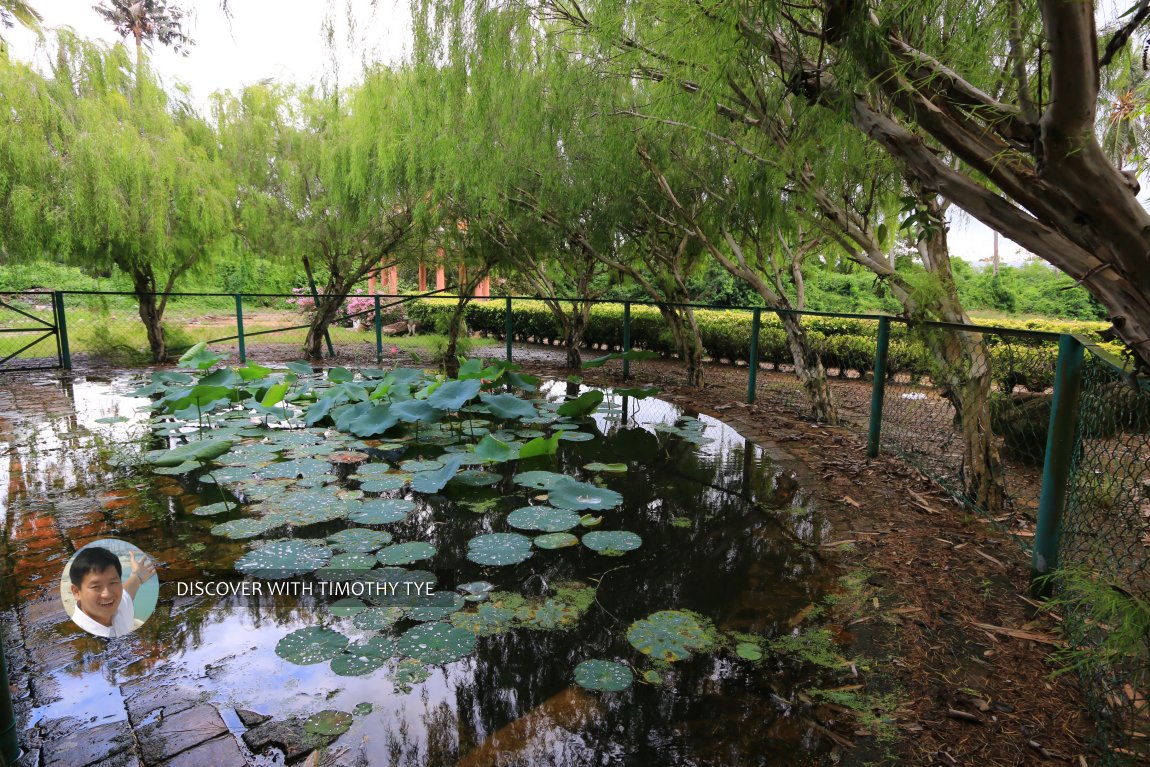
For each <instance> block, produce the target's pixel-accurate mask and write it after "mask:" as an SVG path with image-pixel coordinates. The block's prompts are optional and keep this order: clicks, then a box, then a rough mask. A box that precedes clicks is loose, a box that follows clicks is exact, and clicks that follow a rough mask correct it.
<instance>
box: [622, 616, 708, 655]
mask: <svg viewBox="0 0 1150 767" xmlns="http://www.w3.org/2000/svg"><path fill="white" fill-rule="evenodd" d="M627 641H628V642H630V643H631V645H632V646H633V647H634V648H635V649H636V650H638V651H639V652H641V653H643V654H644V655H649V656H651V657H652V658H655V659H657V660H663V661H668V662H671V661H678V660H683V659H685V658H689V657H691V652H692V651H696V650H704V649H707V648H709V647H711V646H712V645H713V644H714V639H713V638H712V637H711V636H710V635H709V633H708V631H707V629H706V628H705V627H704V626H703V623H702V621H701V620H700V619H699V618H698V617H697V616H696V615H694V614H693V613H690V612H686V611H681V610H661V611H659V612H657V613H652V614H651V615H648V616H647V617H646V618H644V619H642V620H638V621H635V622H634V623H632V624H631V626H630V627H629V628H628V629H627Z"/></svg>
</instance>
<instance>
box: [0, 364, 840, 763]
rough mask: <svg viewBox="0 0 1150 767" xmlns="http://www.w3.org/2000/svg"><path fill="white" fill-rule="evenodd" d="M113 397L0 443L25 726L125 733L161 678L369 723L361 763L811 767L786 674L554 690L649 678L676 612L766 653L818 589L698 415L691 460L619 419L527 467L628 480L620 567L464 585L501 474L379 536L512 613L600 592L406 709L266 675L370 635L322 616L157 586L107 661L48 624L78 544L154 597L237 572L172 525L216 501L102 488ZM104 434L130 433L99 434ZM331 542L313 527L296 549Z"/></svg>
mask: <svg viewBox="0 0 1150 767" xmlns="http://www.w3.org/2000/svg"><path fill="white" fill-rule="evenodd" d="M130 388H131V387H130V384H129V382H128V380H126V379H116V380H114V381H111V382H107V383H100V382H87V381H80V382H77V383H74V384H61V385H59V386H54V387H53V386H45V387H38V389H37V391H36V392H34V393H33V394H23V395H19V398H20V399H21V401H20V402H18V403H17V404H18V405H19V413H21V414H22V415H20V416H19V417H17V418H8V417H6V418H5V419H4V420H3V421H0V425H2V431H0V440H2V441H3V442H4V443H5V447H6V448H7V450H8V454H9V457H10V461H9V466H8V468H7V471H8V477H9V481H8V482H6V483H5V485H4V486H5V488H6V490H5V492H6V493H7V495H6V496H3V499H4V510H5V514H4V524H5V538H4V547H5V549H4V552H3V553H4V573H3V575H4V579H3V581H4V584H5V585H4V587H3V592H2V593H0V600H2V602H0V607H3V608H4V609H6V610H11V609H14V608H15V609H16V610H17V613H18V615H19V620H20V624H21V628H22V631H23V635H24V642H25V645H26V646H28V647H40V648H43V649H41V650H38V651H37V652H35V653H33V657H32V668H33V669H34V671H35V675H36V680H37V681H36V686H35V688H34V693H35V694H34V708H33V709H32V711H31V712H30V715H29V717H28V718H27V721H26V722H25V724H29V725H30V724H33V723H35V722H37V721H47V720H51V719H55V718H58V717H63V716H71V717H77V718H81V719H88V720H91V721H93V722H94V723H99V722H103V721H110V720H113V719H116V718H123V717H124V715H125V714H124V706H123V702H122V692H121V690H120V685H123V684H124V683H125V682H128V681H131V680H133V679H140V678H144V677H146V676H148V675H149V674H156V675H159V674H163V675H165V676H166V677H179V676H180V675H184V676H186V677H187V678H189V679H192V680H195V681H196V683H197V684H199V685H201V686H204V687H206V688H207V689H208V690H209V691H210V694H211V696H212V699H213V700H214V701H215V702H216V703H218V704H221V705H226V706H233V707H239V708H248V709H252V710H256V711H259V712H262V713H267V714H273V715H276V716H277V717H279V716H291V715H306V714H309V713H312V712H314V711H316V710H319V709H323V708H337V709H342V710H347V711H350V710H351V709H352V708H353V707H355V705H356V704H358V703H361V702H370V703H372V704H373V706H374V709H373V711H372V713H371V714H370V715H368V716H366V717H362V718H359V719H357V721H356V723H355V725H354V726H353V728H352V730H351V731H350V732H349V733H348V734H347V735H345V736H344V738H343V740H341V743H343V744H347V745H348V746H349V747H351V748H352V750H353V751H355V752H361V753H362V755H363V757H364V758H365V759H366V762H367V763H368V764H381V765H383V764H392V765H400V764H403V765H460V766H461V767H462V766H463V765H491V764H500V765H520V764H523V765H526V764H531V765H564V766H566V765H587V764H623V763H630V764H687V765H691V764H700V765H703V764H708V765H709V764H716V765H718V764H722V765H741V764H762V763H768V762H769V763H780V764H781V763H787V764H805V763H814V762H816V761H817V760H818V758H819V757H820V755H824V754H826V753H827V752H828V748H829V744H828V743H826V742H824V741H823V740H821V739H820V738H818V737H817V736H816V735H815V734H814V733H813V732H812V731H811V729H810V728H808V727H807V726H805V725H804V724H803V723H802V722H801V721H799V720H796V719H795V718H793V717H791V716H788V715H787V714H786V713H785V711H784V710H782V709H780V707H779V706H777V705H776V704H775V703H774V702H772V701H773V700H777V698H773V697H772V696H773V695H775V696H781V697H782V698H788V697H790V696H791V694H792V693H793V692H794V690H795V689H796V688H798V687H801V686H802V685H804V684H806V683H807V682H808V681H809V680H807V679H805V678H804V677H803V676H802V674H801V672H800V671H799V670H798V669H794V668H787V667H785V666H784V665H782V664H774V665H771V666H766V667H754V666H752V665H750V664H747V663H742V662H738V661H735V660H733V659H731V658H729V657H727V656H709V655H702V656H696V657H694V658H691V659H689V660H686V661H682V662H679V663H676V664H674V666H673V667H672V668H669V669H660V670H659V673H660V674H661V675H662V677H663V680H664V681H663V683H662V684H647V683H638V684H636V685H634V686H633V687H631V688H630V689H628V690H626V691H624V692H622V693H616V694H609V695H603V694H599V693H590V692H587V691H585V690H582V689H580V688H578V687H575V686H573V685H572V669H573V668H574V667H575V666H576V665H577V664H578V663H579V662H581V661H583V660H586V659H589V658H617V659H620V660H623V661H625V662H627V663H630V664H633V665H634V666H635V668H636V669H637V670H638V671H639V673H642V672H643V671H644V670H646V669H648V668H650V664H649V663H648V662H647V661H646V660H645V659H644V658H643V657H642V656H641V655H640V654H639V653H637V652H636V651H635V650H634V649H633V648H632V647H631V646H630V645H629V644H628V642H627V641H626V638H625V631H626V628H627V626H628V625H629V624H630V623H631V622H632V621H634V620H637V619H639V618H643V617H645V616H647V615H648V614H650V613H652V612H655V611H658V610H664V609H689V610H694V611H697V612H699V613H701V614H703V615H704V616H706V617H708V618H710V619H711V620H713V621H714V622H715V624H716V625H717V626H718V628H719V629H721V630H724V631H744V632H754V633H759V634H763V635H765V636H773V635H777V634H778V633H780V632H785V631H789V625H788V621H789V620H790V619H791V617H792V616H794V615H795V614H796V613H798V612H800V611H801V610H802V609H804V608H805V607H807V606H808V605H810V604H811V603H812V602H815V601H817V600H818V598H819V596H820V595H821V593H822V591H823V589H824V588H825V586H826V584H827V579H828V578H829V577H830V575H831V574H830V573H829V572H827V569H826V568H825V566H824V565H823V564H822V563H821V562H820V560H819V557H818V554H817V550H818V549H817V544H818V543H819V542H820V540H821V536H822V535H823V534H824V533H825V530H824V527H823V523H822V521H821V518H820V517H819V516H818V514H817V513H816V512H814V511H809V510H803V509H802V507H803V505H804V503H805V500H804V496H803V490H802V488H800V487H799V486H798V485H797V483H796V482H795V481H794V478H793V475H790V474H789V473H788V472H786V471H784V470H781V469H780V468H779V467H776V466H774V465H772V464H771V462H770V461H769V460H768V459H767V458H766V457H765V456H764V455H763V454H762V452H761V451H760V450H759V449H757V448H755V447H754V446H751V445H747V444H746V443H745V442H744V441H743V439H742V438H741V437H740V436H739V435H738V434H737V433H735V432H734V431H733V430H731V429H729V428H727V427H726V426H724V425H723V424H721V423H720V422H718V421H715V420H713V419H710V418H707V417H705V416H699V420H700V421H701V422H702V424H703V428H702V431H701V433H702V434H703V435H704V436H705V437H707V438H708V439H709V441H708V442H707V443H706V444H702V445H700V444H694V443H692V442H691V441H688V440H686V439H683V438H681V437H680V436H677V435H675V434H669V433H666V432H661V431H659V430H657V429H656V428H655V427H656V426H659V425H666V424H672V423H674V422H675V420H676V419H677V418H679V417H680V416H681V415H683V413H682V412H681V411H680V410H679V409H678V408H676V407H675V406H673V405H671V404H669V403H666V402H663V401H660V400H657V399H634V398H632V397H628V398H619V397H613V398H609V400H608V411H607V412H606V413H598V414H596V415H595V419H594V421H595V423H594V430H596V431H597V432H598V433H600V434H602V435H604V436H605V437H606V439H602V440H593V441H590V442H562V443H561V446H562V447H561V450H560V453H559V454H558V455H557V456H556V457H555V458H554V459H546V458H544V459H533V461H534V463H533V464H532V465H531V466H529V467H527V468H545V469H550V470H553V471H559V472H564V473H570V474H575V475H578V476H582V477H583V478H585V479H589V478H590V477H591V475H589V474H588V473H587V472H585V471H584V470H583V469H582V467H583V466H584V465H585V464H587V463H589V462H591V461H600V462H604V463H613V462H623V463H627V464H628V466H629V471H627V472H626V473H623V474H611V475H605V481H606V484H607V485H608V486H609V487H611V488H612V489H615V490H618V491H619V492H621V493H622V494H623V496H624V498H625V503H624V506H623V507H621V508H620V509H618V510H615V511H611V512H605V513H604V516H605V520H604V523H603V528H604V529H626V530H631V531H633V532H636V533H638V534H639V535H640V536H642V539H643V542H644V543H643V546H642V547H641V548H640V549H638V550H636V551H633V552H630V553H628V554H627V555H626V556H624V557H620V558H613V557H604V556H601V555H599V554H596V553H594V552H592V551H590V550H588V549H586V548H584V547H581V546H580V547H574V548H570V549H562V550H558V551H537V552H535V554H534V555H533V556H532V557H531V558H529V559H528V560H526V561H525V562H523V563H522V564H520V565H517V566H514V567H509V568H483V567H480V566H478V565H475V564H473V563H471V562H469V561H468V560H467V559H466V550H467V541H468V540H469V539H470V538H471V537H473V536H474V535H478V534H480V533H485V532H502V531H507V530H508V527H507V525H506V523H505V521H504V519H503V517H504V515H505V513H506V512H507V511H509V510H511V509H514V508H517V507H519V506H522V505H525V503H526V502H527V501H528V500H529V498H530V495H531V493H532V492H533V491H525V490H524V489H523V488H520V487H517V486H515V485H514V484H513V483H512V482H511V478H510V474H511V470H510V469H507V471H506V475H505V476H504V477H503V478H502V480H501V481H500V483H499V484H497V485H495V486H493V487H488V488H455V487H451V488H449V489H448V491H446V492H445V493H444V494H442V495H439V496H433V497H425V496H420V495H412V494H410V493H408V494H407V497H410V498H411V499H412V500H414V501H416V502H417V503H418V504H419V506H418V509H417V511H416V512H414V513H413V514H411V515H410V517H409V518H408V519H407V520H406V521H404V522H403V523H402V524H398V525H393V526H389V530H391V531H392V532H393V533H394V534H395V537H396V539H397V540H399V541H405V540H426V541H429V542H430V543H432V544H433V545H434V546H435V547H436V549H437V552H438V553H437V555H436V558H435V560H434V562H432V563H431V566H432V567H433V568H435V569H438V570H442V571H445V572H447V573H450V574H451V576H452V577H453V578H454V579H455V581H456V582H459V583H462V582H465V581H470V580H481V579H482V580H491V581H493V582H494V583H495V584H496V586H497V587H498V588H499V589H503V590H512V591H520V592H529V593H539V592H540V590H541V589H542V588H543V587H544V585H545V584H554V583H556V582H557V581H562V580H577V581H581V582H583V583H587V584H590V585H598V587H599V588H598V594H597V600H596V602H595V604H594V605H592V607H591V609H590V611H589V612H588V613H587V614H586V615H585V616H584V618H583V619H582V621H581V622H580V623H579V624H578V625H576V626H575V627H574V628H572V629H570V630H568V631H563V632H547V631H532V630H527V629H517V630H515V631H511V632H508V633H503V634H498V635H495V636H491V637H483V638H481V639H480V640H479V646H478V650H477V651H476V652H475V653H474V654H473V655H471V656H469V657H466V658H464V659H462V660H460V661H457V662H455V663H451V664H448V665H447V666H445V667H433V668H432V669H431V670H430V676H429V677H428V678H427V679H425V680H423V681H420V682H417V683H415V684H413V685H411V688H410V691H404V690H403V689H401V688H399V687H398V686H397V685H396V683H395V674H396V673H397V669H396V664H395V662H394V661H393V662H392V664H391V665H389V666H388V667H385V668H384V669H381V670H379V671H377V672H375V673H374V674H372V675H369V676H367V677H340V676H336V675H335V674H333V673H332V672H331V670H330V668H329V667H328V665H327V664H326V663H323V664H317V665H314V666H297V665H293V664H291V663H288V662H286V661H284V660H283V659H281V658H279V657H278V656H277V655H276V654H275V646H276V643H277V642H278V641H279V640H280V639H281V638H282V637H283V636H284V635H285V634H287V633H289V632H290V631H292V630H294V629H297V628H301V627H305V626H311V625H326V626H330V627H332V628H335V629H337V630H339V631H341V632H343V633H345V634H346V635H347V636H349V637H350V638H351V639H352V641H359V640H362V639H365V638H367V637H368V636H370V635H371V634H372V633H373V632H364V631H361V630H359V629H357V628H356V627H355V626H354V624H353V623H352V621H351V619H350V618H339V617H335V616H333V615H332V614H331V613H330V611H329V609H328V604H327V602H326V601H325V600H321V599H308V598H303V599H294V598H284V597H269V596H264V597H258V598H256V597H250V598H239V597H232V598H214V597H198V598H189V597H178V596H175V594H174V590H173V589H171V588H170V585H171V584H170V583H168V584H166V585H165V587H164V588H163V589H162V590H161V596H160V601H159V605H158V607H157V609H156V612H155V614H154V615H153V616H152V618H151V619H150V620H149V621H148V622H147V623H146V624H145V625H144V626H143V627H142V628H141V629H140V630H139V631H137V632H136V633H134V634H132V635H130V636H128V637H124V638H121V639H117V640H113V641H112V642H111V643H108V644H106V645H104V644H101V643H100V641H99V640H96V639H94V638H91V637H88V636H87V635H83V633H82V632H79V631H78V629H75V627H74V626H73V625H72V624H71V622H70V621H68V620H67V618H66V615H64V613H63V610H62V608H59V607H58V603H57V605H56V609H55V610H53V606H52V605H51V604H50V603H49V602H48V601H46V600H45V599H44V598H43V596H44V592H45V589H48V590H49V591H50V590H51V588H53V587H55V586H56V583H57V582H58V581H57V580H56V579H58V577H59V570H60V569H61V568H62V566H63V562H64V561H65V560H66V559H67V557H68V556H70V555H71V553H72V552H73V551H74V550H75V549H76V548H78V547H79V546H81V545H83V543H84V542H86V541H87V540H91V539H93V538H94V537H100V536H106V535H109V534H115V535H117V536H118V537H123V538H125V539H126V540H129V541H132V542H134V543H137V545H140V546H141V547H143V548H144V549H145V550H147V551H149V552H150V553H152V554H153V555H154V556H155V557H156V558H157V560H159V561H161V562H163V563H164V568H163V569H162V570H161V577H162V578H164V577H165V575H164V573H167V574H168V576H167V577H169V579H170V577H171V575H172V574H176V573H179V574H181V575H182V576H184V577H194V574H196V573H211V572H213V571H218V570H220V569H221V568H224V567H227V566H229V565H230V564H231V563H232V562H234V561H235V559H236V558H237V557H239V556H240V555H241V554H242V553H243V551H244V550H245V544H244V543H242V542H235V541H225V540H221V539H219V538H216V537H213V536H211V535H210V532H209V530H210V528H211V527H212V525H213V524H216V523H217V522H219V521H220V518H205V517H197V516H193V515H190V514H188V513H187V510H188V509H190V508H193V507H194V506H196V505H199V504H200V503H208V502H211V501H214V500H217V499H218V498H220V497H221V496H220V495H219V492H218V491H217V490H215V489H214V488H210V487H208V486H204V485H200V484H198V483H196V482H194V481H189V480H188V479H186V478H184V479H179V478H174V477H155V476H148V475H144V474H139V473H136V474H131V473H126V472H125V471H124V470H120V469H116V468H115V467H113V466H111V465H109V462H108V459H109V457H110V456H114V455H115V451H116V450H119V449H142V447H143V445H142V444H141V443H140V439H139V438H138V433H139V432H138V424H139V423H140V419H141V417H142V416H141V415H140V414H139V413H138V412H137V409H138V408H139V406H140V405H141V404H144V403H143V402H142V401H140V400H134V399H132V398H128V397H124V396H122V395H121V394H118V393H117V392H123V391H128V390H130ZM566 388H567V387H566V385H565V384H563V383H555V384H552V385H550V386H549V387H548V388H547V389H546V390H545V394H546V395H547V396H550V397H552V398H558V397H561V396H562V395H563V394H564V393H565V390H566ZM114 417H122V418H125V419H127V420H126V421H124V422H119V423H114V424H108V423H104V424H101V423H99V422H98V420H97V419H107V418H114ZM405 457H406V456H405ZM477 505H478V507H479V508H480V509H483V513H476V511H475V509H476V508H477ZM780 511H782V512H783V513H779V512H780ZM346 526H347V525H346V523H344V522H337V523H331V524H328V525H318V526H314V527H312V528H306V529H305V530H304V531H303V535H306V537H309V538H312V537H315V538H318V537H322V536H324V535H328V534H330V533H332V532H335V531H336V530H338V529H341V528H342V527H346ZM203 577H209V576H208V575H204V576H203ZM406 625H407V624H401V626H400V627H399V628H400V629H402V628H405V627H406Z"/></svg>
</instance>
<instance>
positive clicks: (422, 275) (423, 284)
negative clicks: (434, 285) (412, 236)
mask: <svg viewBox="0 0 1150 767" xmlns="http://www.w3.org/2000/svg"><path fill="white" fill-rule="evenodd" d="M419 292H420V293H426V292H427V264H425V263H423V262H422V261H420V262H419Z"/></svg>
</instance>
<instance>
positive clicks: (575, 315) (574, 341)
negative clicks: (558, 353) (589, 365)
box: [563, 308, 588, 370]
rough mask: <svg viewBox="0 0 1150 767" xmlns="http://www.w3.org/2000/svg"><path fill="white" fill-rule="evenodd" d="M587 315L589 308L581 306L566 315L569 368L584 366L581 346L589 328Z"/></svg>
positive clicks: (564, 335) (577, 368) (564, 340)
mask: <svg viewBox="0 0 1150 767" xmlns="http://www.w3.org/2000/svg"><path fill="white" fill-rule="evenodd" d="M587 315H588V310H587V308H580V309H578V310H577V311H573V312H571V313H570V314H568V315H566V317H565V319H564V321H563V345H564V346H565V347H566V348H567V369H568V370H579V369H580V368H582V367H583V355H582V353H581V352H580V351H579V347H580V346H582V344H583V334H584V333H585V332H586V330H587Z"/></svg>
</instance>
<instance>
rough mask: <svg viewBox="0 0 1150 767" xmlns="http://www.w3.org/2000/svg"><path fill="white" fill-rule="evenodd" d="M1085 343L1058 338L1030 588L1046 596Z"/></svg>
mask: <svg viewBox="0 0 1150 767" xmlns="http://www.w3.org/2000/svg"><path fill="white" fill-rule="evenodd" d="M1082 359H1083V351H1082V344H1081V343H1080V342H1079V341H1078V339H1077V338H1075V337H1074V336H1072V335H1070V334H1068V333H1064V334H1063V335H1062V336H1061V337H1060V338H1059V339H1058V366H1057V367H1056V368H1055V370H1054V395H1053V398H1052V399H1051V402H1050V423H1049V426H1048V428H1047V432H1046V458H1045V460H1044V462H1043V464H1042V493H1041V495H1040V496H1039V498H1038V523H1037V525H1036V526H1035V530H1034V558H1033V562H1032V563H1031V569H1030V579H1031V581H1030V587H1031V591H1032V592H1033V593H1035V594H1038V595H1040V596H1043V595H1045V594H1048V593H1049V591H1050V584H1049V583H1047V582H1044V581H1042V580H1040V579H1041V578H1042V576H1044V575H1047V574H1048V573H1050V572H1052V571H1053V570H1055V569H1057V567H1058V543H1059V538H1060V537H1061V533H1062V512H1063V511H1064V510H1065V508H1066V490H1067V487H1068V484H1069V482H1068V480H1069V478H1070V465H1071V462H1072V460H1073V458H1074V447H1075V441H1074V438H1075V433H1076V431H1077V429H1078V396H1079V393H1080V392H1081V389H1082Z"/></svg>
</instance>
